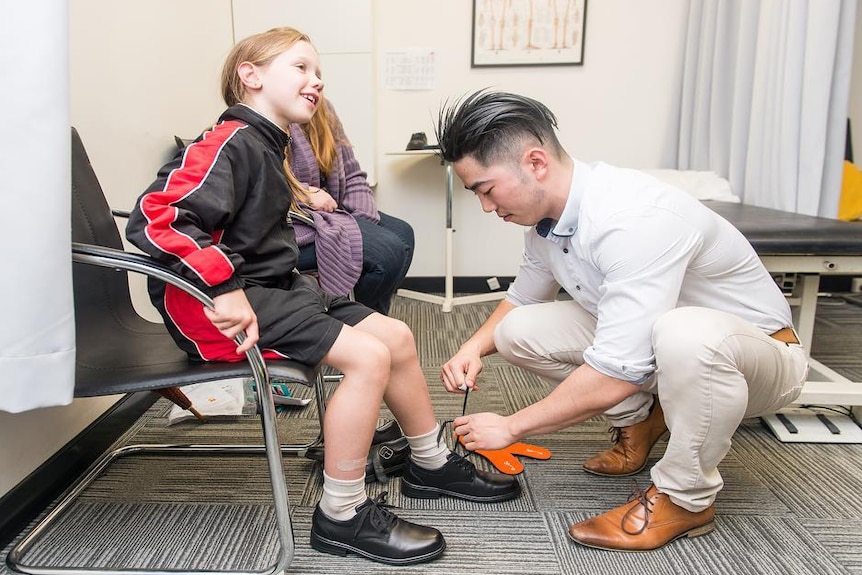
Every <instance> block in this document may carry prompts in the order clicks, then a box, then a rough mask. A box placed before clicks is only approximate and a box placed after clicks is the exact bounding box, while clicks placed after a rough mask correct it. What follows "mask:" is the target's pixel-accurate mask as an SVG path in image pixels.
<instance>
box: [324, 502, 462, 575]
mask: <svg viewBox="0 0 862 575" xmlns="http://www.w3.org/2000/svg"><path fill="white" fill-rule="evenodd" d="M385 503H386V492H384V493H381V494H380V496H379V497H378V498H377V499H373V500H372V499H368V500H366V501H365V503H363V504H362V505H360V506H359V507H357V508H356V516H355V517H353V519H350V520H348V521H336V520H335V519H330V518H329V517H327V516H326V515H324V514H323V512H322V511H321V510H320V506H319V505H318V506H317V507H316V508H315V510H314V516H313V517H312V520H311V546H312V547H314V548H315V549H317V550H318V551H323V552H324V553H332V554H334V555H342V556H344V555H347V554H348V553H355V554H356V555H361V556H362V557H366V558H368V559H371V560H372V561H378V562H380V563H386V564H388V565H412V564H414V563H424V562H426V561H431V560H433V559H436V558H437V557H439V556H440V555H442V554H443V550H444V549H446V541H445V540H444V539H443V535H442V534H441V533H440V532H439V531H437V530H436V529H434V528H433V527H425V526H423V525H418V524H416V523H411V522H409V521H405V520H403V519H400V518H399V517H398V516H397V515H395V514H394V513H392V512H391V511H389V509H387V508H386V507H384V505H385Z"/></svg>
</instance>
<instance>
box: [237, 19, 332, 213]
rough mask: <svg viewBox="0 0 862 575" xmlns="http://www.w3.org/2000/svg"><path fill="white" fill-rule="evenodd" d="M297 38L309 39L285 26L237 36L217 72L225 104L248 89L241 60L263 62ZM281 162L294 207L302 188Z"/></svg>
mask: <svg viewBox="0 0 862 575" xmlns="http://www.w3.org/2000/svg"><path fill="white" fill-rule="evenodd" d="M297 42H308V43H309V44H311V43H312V42H311V38H309V37H308V35H307V34H304V33H303V32H300V31H299V30H297V29H296V28H290V27H287V26H283V27H280V28H273V29H271V30H267V31H266V32H261V33H260V34H255V35H253V36H249V37H248V38H245V39H244V40H240V41H239V42H238V43H237V44H236V45H235V46H234V47H233V48H232V49H231V51H230V53H229V54H228V55H227V58H226V59H225V62H224V67H223V68H222V72H221V94H222V98H223V99H224V102H225V104H227V105H228V106H235V105H236V104H239V103H241V102H244V101H245V98H246V96H247V94H248V92H247V91H246V87H245V84H243V83H242V80H241V79H240V77H239V73H238V72H239V67H240V65H241V64H242V63H243V62H249V63H250V64H254V65H255V66H266V65H267V64H269V63H270V62H272V61H273V60H274V59H275V58H276V57H278V56H279V55H280V54H282V53H284V52H286V51H287V50H289V49H290V48H292V47H293V46H294V44H296V43H297ZM315 115H317V114H315ZM284 166H285V170H284V175H285V176H286V177H287V183H288V185H289V186H290V189H291V192H292V193H291V205H292V206H294V207H295V208H297V209H298V206H297V203H296V198H297V197H300V198H305V197H306V196H305V190H303V187H302V184H301V183H300V182H299V180H297V179H296V176H294V175H293V171H291V169H290V166H289V165H288V163H287V162H284ZM292 209H294V208H292Z"/></svg>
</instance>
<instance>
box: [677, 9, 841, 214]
mask: <svg viewBox="0 0 862 575" xmlns="http://www.w3.org/2000/svg"><path fill="white" fill-rule="evenodd" d="M855 14H856V0H691V4H690V12H689V20H688V32H687V40H686V52H685V63H684V71H683V86H682V99H681V102H682V105H681V111H680V114H681V116H680V137H679V153H678V166H677V167H678V168H679V169H685V170H710V171H714V172H716V173H718V174H719V175H721V176H724V177H726V178H727V179H728V180H729V181H730V183H731V186H732V187H733V191H734V192H735V193H736V194H737V195H739V196H740V197H741V198H742V201H743V203H745V204H752V205H757V206H763V207H768V208H775V209H780V210H785V211H789V212H796V213H801V214H809V215H820V216H826V217H830V218H834V217H836V216H837V214H838V198H839V195H840V190H841V175H842V168H843V159H844V142H845V140H844V138H845V131H846V122H847V111H848V102H849V93H850V72H851V60H852V54H853V34H854V22H855Z"/></svg>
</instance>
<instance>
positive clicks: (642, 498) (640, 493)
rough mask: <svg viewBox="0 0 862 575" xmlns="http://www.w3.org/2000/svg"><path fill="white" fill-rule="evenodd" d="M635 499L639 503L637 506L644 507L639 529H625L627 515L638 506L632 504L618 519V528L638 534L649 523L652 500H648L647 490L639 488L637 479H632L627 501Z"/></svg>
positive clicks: (630, 533)
mask: <svg viewBox="0 0 862 575" xmlns="http://www.w3.org/2000/svg"><path fill="white" fill-rule="evenodd" d="M635 500H637V502H638V503H639V504H640V505H639V506H640V507H643V509H644V520H643V522H642V523H641V527H640V529H638V530H637V531H629V530H628V529H626V520H627V519H628V518H629V515H631V514H632V513H633V512H634V511H635V510H636V509H637V508H638V507H639V506H638V505H632V506H631V507H629V510H628V511H626V512H625V515H623V518H622V520H621V521H620V528H621V529H622V530H623V531H625V532H626V533H628V534H629V535H640V534H641V533H643V532H644V530H645V529H646V528H647V526H648V525H649V518H650V513H652V501H650V500H649V498H648V497H647V490H645V489H641V487H640V486H639V485H638V483H637V481H632V494H631V495H630V496H629V500H628V502H629V503H631V502H632V501H635Z"/></svg>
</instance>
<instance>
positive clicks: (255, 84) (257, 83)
mask: <svg viewBox="0 0 862 575" xmlns="http://www.w3.org/2000/svg"><path fill="white" fill-rule="evenodd" d="M236 73H237V75H238V76H239V79H240V81H241V82H242V83H243V85H244V86H245V87H246V88H248V89H250V90H258V89H260V87H261V86H262V85H263V84H262V82H261V80H260V76H258V73H257V66H255V65H254V64H252V63H251V62H243V63H241V64H240V65H239V66H237V69H236Z"/></svg>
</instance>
